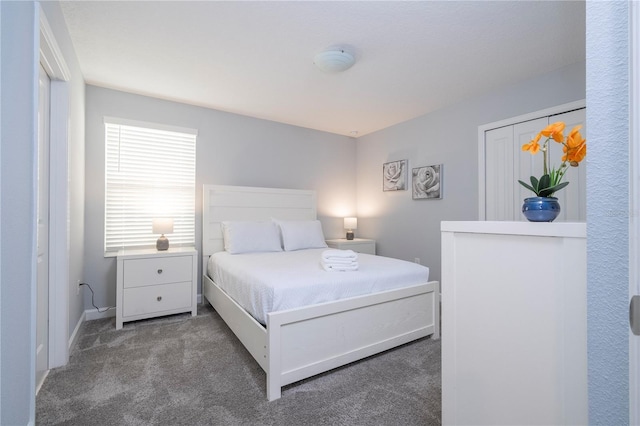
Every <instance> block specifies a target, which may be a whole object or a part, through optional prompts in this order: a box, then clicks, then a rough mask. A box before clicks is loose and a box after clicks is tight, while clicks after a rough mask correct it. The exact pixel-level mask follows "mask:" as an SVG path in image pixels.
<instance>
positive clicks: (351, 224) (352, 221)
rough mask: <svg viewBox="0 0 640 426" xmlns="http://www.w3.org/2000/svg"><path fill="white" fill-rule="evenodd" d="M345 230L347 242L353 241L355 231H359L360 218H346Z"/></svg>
mask: <svg viewBox="0 0 640 426" xmlns="http://www.w3.org/2000/svg"><path fill="white" fill-rule="evenodd" d="M344 229H346V230H347V240H353V230H354V229H358V218H357V217H345V218H344Z"/></svg>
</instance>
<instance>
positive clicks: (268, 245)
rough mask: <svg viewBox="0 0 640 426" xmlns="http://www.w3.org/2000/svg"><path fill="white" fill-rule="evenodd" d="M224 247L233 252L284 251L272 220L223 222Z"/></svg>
mask: <svg viewBox="0 0 640 426" xmlns="http://www.w3.org/2000/svg"><path fill="white" fill-rule="evenodd" d="M222 236H223V238H224V249H225V250H226V251H228V252H229V253H231V254H240V253H257V252H267V251H282V246H281V245H280V235H279V234H278V228H277V227H276V225H275V224H274V223H272V222H240V221H239V222H222Z"/></svg>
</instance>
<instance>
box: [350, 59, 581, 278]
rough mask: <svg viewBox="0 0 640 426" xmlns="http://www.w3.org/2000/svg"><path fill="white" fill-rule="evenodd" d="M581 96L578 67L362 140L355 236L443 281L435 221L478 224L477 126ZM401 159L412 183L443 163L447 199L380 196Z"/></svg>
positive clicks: (398, 194) (404, 193)
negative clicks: (388, 171) (416, 172)
mask: <svg viewBox="0 0 640 426" xmlns="http://www.w3.org/2000/svg"><path fill="white" fill-rule="evenodd" d="M584 98H585V64H584V63H577V64H573V65H571V66H568V67H565V68H563V69H560V70H557V71H555V72H552V73H549V74H545V75H542V76H539V77H536V78H534V79H530V80H526V81H523V82H521V83H519V84H516V85H513V86H510V87H506V88H502V89H500V90H496V91H493V92H491V93H488V94H486V95H484V96H480V97H476V98H473V99H469V100H467V101H464V102H461V103H458V104H455V105H452V106H450V107H447V108H444V109H441V110H438V111H435V112H433V113H431V114H427V115H424V116H421V117H418V118H415V119H413V120H410V121H407V122H404V123H401V124H398V125H396V126H393V127H389V128H387V129H384V130H381V131H378V132H376V133H373V134H370V135H366V136H363V137H361V138H359V139H358V142H357V150H358V156H357V172H358V175H357V179H358V209H357V210H358V231H357V234H358V236H362V237H368V238H374V239H376V240H377V244H378V245H377V248H378V254H381V255H383V256H391V257H397V258H400V259H405V260H409V261H413V260H414V258H416V257H417V258H420V259H421V263H422V264H424V265H427V266H429V268H430V277H431V279H434V280H440V222H441V221H442V220H477V219H478V126H480V125H483V124H488V123H491V122H494V121H499V120H502V119H506V118H510V117H515V116H518V115H522V114H526V113H529V112H534V111H537V110H541V109H545V108H548V107H553V106H556V105H561V104H564V103H567V102H572V101H576V100H581V99H584ZM403 159H408V160H409V173H408V178H409V179H410V178H411V169H412V168H414V167H420V166H427V165H431V164H444V173H443V185H444V198H443V199H442V200H412V198H411V188H410V186H409V189H408V190H407V191H398V192H383V191H382V164H383V163H385V162H387V161H392V160H403Z"/></svg>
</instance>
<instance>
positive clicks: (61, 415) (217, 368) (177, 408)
mask: <svg viewBox="0 0 640 426" xmlns="http://www.w3.org/2000/svg"><path fill="white" fill-rule="evenodd" d="M265 381H266V376H265V373H264V372H263V371H262V369H261V368H260V366H259V365H258V364H257V363H256V362H255V361H254V359H253V358H252V357H251V355H250V354H249V353H248V352H247V351H246V350H245V349H244V347H243V346H242V344H241V343H240V342H239V341H238V340H237V339H236V337H235V336H234V335H233V333H231V331H230V330H229V329H228V328H227V326H226V325H225V323H224V322H223V321H222V320H221V319H220V317H219V316H218V314H217V313H216V312H215V311H214V310H213V309H212V308H211V307H210V306H208V305H207V306H203V305H201V306H200V307H199V311H198V316H197V317H195V318H192V317H191V316H190V315H189V314H184V315H174V316H171V317H165V318H161V319H154V320H147V321H137V322H132V323H126V324H125V326H124V328H123V329H122V330H119V331H116V330H115V319H114V318H111V319H104V320H96V321H88V322H85V323H84V324H83V325H82V328H81V330H80V334H79V336H78V343H77V345H76V347H75V348H74V350H73V352H72V354H71V357H70V360H69V364H67V365H66V366H65V367H61V368H58V369H54V370H52V371H51V372H50V374H49V377H48V378H47V379H46V381H45V383H44V385H43V386H42V389H41V390H40V392H39V394H38V397H37V399H36V421H37V424H38V425H53V424H60V425H439V424H441V422H440V418H441V414H440V413H441V408H440V401H441V395H440V394H441V386H440V341H433V340H431V339H430V338H426V339H421V340H418V341H416V342H413V343H409V344H407V345H404V346H402V347H400V348H396V349H393V350H390V351H387V352H384V353H382V354H378V355H375V356H373V357H370V358H367V359H365V360H362V361H359V362H356V363H352V364H350V365H347V366H345V367H342V368H339V369H336V370H333V371H331V372H328V373H324V374H322V375H319V376H315V377H313V378H310V379H306V380H303V381H301V382H298V383H294V384H291V385H289V386H287V387H285V388H284V390H283V393H282V398H281V399H279V400H277V401H273V402H268V401H267V400H266V393H265Z"/></svg>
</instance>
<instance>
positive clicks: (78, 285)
mask: <svg viewBox="0 0 640 426" xmlns="http://www.w3.org/2000/svg"><path fill="white" fill-rule="evenodd" d="M79 295H80V280H78V281H76V296H79Z"/></svg>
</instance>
